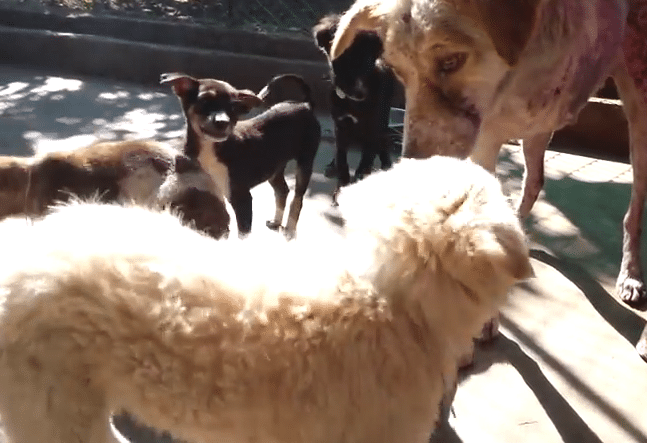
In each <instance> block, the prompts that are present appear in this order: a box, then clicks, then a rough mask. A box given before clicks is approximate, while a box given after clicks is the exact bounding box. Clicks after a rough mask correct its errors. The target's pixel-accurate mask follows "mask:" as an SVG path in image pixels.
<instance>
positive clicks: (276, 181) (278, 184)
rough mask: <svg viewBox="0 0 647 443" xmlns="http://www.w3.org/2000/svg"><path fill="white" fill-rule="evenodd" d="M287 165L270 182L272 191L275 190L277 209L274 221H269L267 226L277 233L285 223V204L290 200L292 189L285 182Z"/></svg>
mask: <svg viewBox="0 0 647 443" xmlns="http://www.w3.org/2000/svg"><path fill="white" fill-rule="evenodd" d="M284 174H285V165H283V167H281V168H279V169H278V170H277V171H276V172H275V173H274V175H273V176H272V177H270V179H269V180H268V182H269V183H270V185H271V186H272V189H274V200H275V203H276V209H275V212H274V220H268V221H267V222H266V223H265V224H266V225H267V227H268V228H270V229H272V230H274V231H277V230H278V229H279V228H280V227H281V222H283V213H284V212H285V204H286V202H287V200H288V193H289V192H290V188H289V187H288V184H287V183H286V182H285V176H284Z"/></svg>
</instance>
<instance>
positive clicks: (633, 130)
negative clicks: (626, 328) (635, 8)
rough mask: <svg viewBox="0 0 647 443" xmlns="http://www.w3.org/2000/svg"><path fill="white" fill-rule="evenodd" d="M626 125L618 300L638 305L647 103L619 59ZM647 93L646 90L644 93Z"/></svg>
mask: <svg viewBox="0 0 647 443" xmlns="http://www.w3.org/2000/svg"><path fill="white" fill-rule="evenodd" d="M613 78H614V80H615V83H616V86H617V89H618V93H619V95H620V98H621V99H622V103H623V109H624V112H625V115H626V116H627V121H628V123H629V143H630V157H631V165H632V168H633V185H632V189H631V202H630V203H629V208H628V210H627V213H626V215H625V218H624V222H623V228H624V232H623V242H622V263H621V265H620V273H619V275H618V280H617V282H616V292H617V295H618V296H619V297H620V299H621V300H623V301H625V302H627V303H631V304H637V303H641V302H644V301H645V300H647V293H646V291H645V284H644V282H643V278H642V271H641V268H640V235H641V231H642V213H643V208H644V205H645V195H646V193H647V103H646V102H645V98H644V97H643V96H642V92H643V91H640V90H638V88H637V87H636V85H635V83H634V80H633V79H632V78H631V76H630V75H629V71H628V70H627V65H626V63H625V62H624V60H622V61H621V62H620V63H619V66H618V67H617V68H616V70H615V71H614V74H613ZM644 92H647V91H644Z"/></svg>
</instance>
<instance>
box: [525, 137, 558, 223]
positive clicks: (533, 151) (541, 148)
mask: <svg viewBox="0 0 647 443" xmlns="http://www.w3.org/2000/svg"><path fill="white" fill-rule="evenodd" d="M552 137H553V133H552V132H546V133H543V134H537V135H534V136H532V137H530V138H527V139H524V140H523V142H522V147H523V158H524V162H525V167H526V169H525V171H524V176H523V189H522V191H521V201H520V202H519V206H518V208H517V213H518V214H519V217H520V218H522V219H524V218H526V217H527V216H528V214H529V213H530V210H531V209H532V207H533V205H534V204H535V202H536V201H537V197H538V196H539V192H540V191H541V189H542V188H543V187H544V154H545V153H546V148H547V147H548V144H549V143H550V139H551V138H552Z"/></svg>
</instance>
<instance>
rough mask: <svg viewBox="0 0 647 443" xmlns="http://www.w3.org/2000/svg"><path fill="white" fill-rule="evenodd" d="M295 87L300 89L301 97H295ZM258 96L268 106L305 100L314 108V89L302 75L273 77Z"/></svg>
mask: <svg viewBox="0 0 647 443" xmlns="http://www.w3.org/2000/svg"><path fill="white" fill-rule="evenodd" d="M295 89H298V90H299V91H300V93H301V94H300V95H301V96H300V97H299V98H295V95H296V94H295V92H294V91H295ZM258 97H259V98H260V99H261V100H263V103H265V104H266V105H267V106H272V105H275V104H277V103H280V102H284V101H299V102H305V103H308V104H309V105H310V107H311V108H312V109H314V102H313V100H312V89H311V88H310V85H308V83H306V81H305V80H304V79H303V77H301V76H300V75H296V74H281V75H277V76H275V77H273V78H272V79H271V80H270V81H269V82H268V83H267V85H265V87H264V88H263V89H261V91H260V92H259V93H258Z"/></svg>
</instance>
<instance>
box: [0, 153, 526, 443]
mask: <svg viewBox="0 0 647 443" xmlns="http://www.w3.org/2000/svg"><path fill="white" fill-rule="evenodd" d="M340 202H341V204H342V210H343V214H344V216H345V218H346V220H347V222H348V227H349V230H348V234H347V238H346V239H345V240H343V241H340V244H339V245H330V244H328V245H317V247H316V248H312V242H309V241H308V239H305V238H304V239H297V240H296V241H295V242H292V244H289V243H287V242H284V241H281V240H279V239H276V241H274V240H272V241H269V240H267V238H260V239H258V238H256V239H255V238H254V236H252V237H251V238H249V239H246V240H233V239H232V240H223V241H215V240H212V239H210V238H207V237H205V236H203V235H201V234H199V233H196V232H194V231H192V230H190V229H188V228H186V227H184V226H182V225H181V223H180V222H178V220H177V219H176V218H174V217H173V216H172V215H170V214H168V213H155V212H151V211H149V210H146V209H143V208H133V207H131V208H124V207H119V206H111V205H98V204H71V205H68V206H64V207H61V208H59V209H58V210H56V211H55V212H54V213H52V214H50V215H48V216H46V217H45V218H44V219H42V220H40V221H36V222H34V223H33V224H32V225H27V224H24V223H22V224H21V223H20V222H17V221H15V220H13V221H8V222H4V223H2V224H0V238H2V257H1V258H0V413H1V414H2V420H3V422H4V425H5V426H6V433H7V435H8V437H9V439H10V441H11V442H13V443H43V442H47V443H55V442H61V443H62V442H65V443H70V442H85V443H99V442H105V441H113V439H114V437H113V436H112V433H111V432H110V426H109V417H110V415H111V414H112V413H118V412H121V411H127V412H129V413H130V414H132V415H133V416H134V417H136V419H137V420H139V421H141V422H142V423H144V424H146V425H149V426H152V427H155V428H158V429H164V430H168V431H170V432H171V433H172V434H173V435H174V436H175V437H178V438H180V439H183V440H187V441H191V442H219V441H222V442H230V443H238V442H262V443H299V442H308V443H315V442H316V443H333V442H339V443H340V442H348V443H355V442H357V443H359V442H365V443H380V442H389V443H392V442H395V441H403V442H419V443H423V442H426V441H427V439H428V437H429V435H430V432H431V430H432V428H433V426H434V422H435V420H436V417H437V415H438V405H439V403H440V400H441V397H442V395H443V391H444V387H445V386H446V385H447V384H448V383H450V384H451V383H453V380H454V379H455V376H456V359H457V358H458V357H459V356H460V355H462V354H464V353H465V352H466V350H468V349H469V347H470V346H471V341H472V337H474V336H475V335H477V334H478V333H479V331H480V329H481V327H482V325H483V323H484V322H485V321H486V320H487V319H488V318H490V317H491V316H492V315H493V313H494V312H495V311H496V309H497V308H498V307H499V306H500V304H501V303H502V302H503V301H504V299H505V295H506V293H507V290H508V288H509V287H510V285H512V284H513V283H514V282H515V281H517V280H518V279H521V278H525V277H527V276H529V274H530V273H531V267H530V262H529V258H528V249H527V246H526V244H525V239H524V235H523V233H522V230H521V228H520V226H519V223H518V221H517V219H516V217H515V215H514V212H513V210H512V209H511V207H510V206H509V204H508V202H507V201H506V199H505V197H504V196H503V195H502V193H501V190H500V187H499V184H498V183H497V181H496V179H495V178H493V177H492V176H491V175H490V174H488V173H487V172H485V171H484V170H483V169H481V168H480V167H478V166H475V165H473V164H470V163H468V162H465V161H461V160H455V159H448V158H441V157H434V158H431V159H428V160H406V161H403V162H402V163H400V164H398V165H396V166H395V167H394V168H393V169H392V170H390V171H386V172H380V173H377V174H375V175H372V176H370V177H368V178H367V179H366V180H364V181H363V182H360V183H359V184H357V185H353V186H350V187H349V188H348V189H347V190H345V191H344V192H343V194H342V196H341V199H340ZM326 247H328V248H329V250H330V254H334V255H327V256H326V255H325V250H326ZM340 248H341V249H340ZM277 254H280V259H279V257H277ZM313 254H323V256H322V259H321V260H317V258H316V257H313ZM340 256H342V257H347V258H348V260H347V261H348V262H349V263H346V264H343V263H339V265H334V266H333V265H330V263H331V262H332V261H340V260H339V258H338V257H340ZM346 265H348V266H346Z"/></svg>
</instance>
